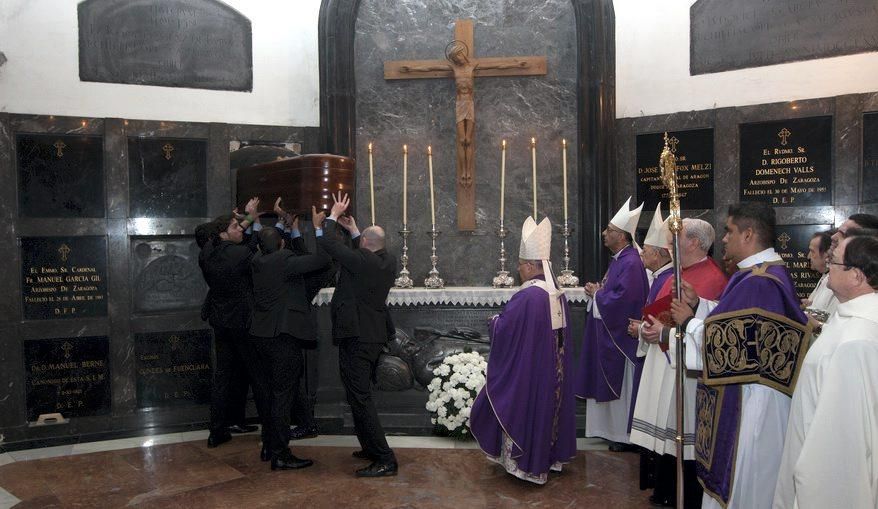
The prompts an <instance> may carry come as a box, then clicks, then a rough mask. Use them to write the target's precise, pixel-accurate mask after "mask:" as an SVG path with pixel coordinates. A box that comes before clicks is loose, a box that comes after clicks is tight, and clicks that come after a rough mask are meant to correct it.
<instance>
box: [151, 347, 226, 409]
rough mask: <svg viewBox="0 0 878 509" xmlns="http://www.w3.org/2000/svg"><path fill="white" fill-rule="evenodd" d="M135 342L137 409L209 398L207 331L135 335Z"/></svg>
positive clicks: (209, 365) (209, 366) (206, 400)
mask: <svg viewBox="0 0 878 509" xmlns="http://www.w3.org/2000/svg"><path fill="white" fill-rule="evenodd" d="M134 343H135V352H136V356H137V406H138V408H151V407H160V406H173V405H181V404H182V405H186V404H193V403H207V402H209V401H210V386H211V373H212V371H211V356H210V352H211V333H210V330H197V331H171V332H153V333H141V334H135V335H134Z"/></svg>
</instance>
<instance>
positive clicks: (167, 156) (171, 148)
mask: <svg viewBox="0 0 878 509" xmlns="http://www.w3.org/2000/svg"><path fill="white" fill-rule="evenodd" d="M173 151H174V146H173V145H171V144H170V143H165V145H164V146H163V147H162V152H164V153H165V159H167V160H168V161H170V160H171V152H173Z"/></svg>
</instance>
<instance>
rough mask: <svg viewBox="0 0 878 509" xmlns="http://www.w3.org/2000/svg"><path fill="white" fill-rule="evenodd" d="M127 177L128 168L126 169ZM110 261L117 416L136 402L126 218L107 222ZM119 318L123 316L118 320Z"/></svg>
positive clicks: (108, 309) (111, 354)
mask: <svg viewBox="0 0 878 509" xmlns="http://www.w3.org/2000/svg"><path fill="white" fill-rule="evenodd" d="M125 174H126V176H127V171H126V173H125ZM107 237H108V239H107V240H108V242H107V243H108V248H109V255H110V260H112V263H111V264H110V267H109V272H110V286H109V289H108V290H109V296H108V297H109V301H108V303H107V311H108V313H109V316H110V317H112V318H113V319H112V320H110V322H109V328H110V337H111V338H113V341H111V342H110V373H111V375H112V392H113V408H114V409H115V413H116V414H117V415H118V414H120V413H123V412H128V411H132V410H133V409H134V408H135V405H136V394H135V388H134V381H135V377H134V373H135V371H134V359H135V356H134V343H133V341H132V340H131V333H130V329H131V323H130V320H129V317H130V316H131V314H132V313H131V309H132V304H131V294H132V288H131V283H130V281H131V276H130V265H131V260H130V255H131V240H130V239H129V237H128V224H127V221H126V220H125V219H111V220H109V221H107ZM120 317H122V319H120Z"/></svg>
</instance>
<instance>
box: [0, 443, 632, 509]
mask: <svg viewBox="0 0 878 509" xmlns="http://www.w3.org/2000/svg"><path fill="white" fill-rule="evenodd" d="M327 438H329V440H323V441H322V442H321V441H319V439H318V441H306V442H305V443H306V444H312V445H301V443H299V444H297V443H295V442H294V443H293V452H294V453H295V454H296V455H298V456H302V457H308V458H312V459H314V461H315V465H314V466H313V467H311V468H307V469H304V470H300V471H292V472H271V470H270V469H269V466H268V464H267V463H262V462H260V461H259V457H258V456H259V442H258V437H257V436H255V435H245V436H238V437H235V439H234V440H232V441H231V442H229V443H227V444H224V445H222V446H220V447H218V448H216V449H207V447H206V443H205V441H204V440H198V441H189V442H186V441H177V440H168V439H166V440H165V441H166V442H167V441H170V442H171V443H161V442H162V441H161V440H159V441H157V442H158V443H157V444H153V445H149V446H146V447H135V448H125V449H116V450H109V451H101V452H87V451H88V449H86V450H79V451H75V450H73V451H72V452H71V453H68V454H64V452H63V451H62V452H61V454H64V455H61V456H57V457H40V456H41V454H40V453H39V451H40V450H34V451H22V452H18V453H7V454H11V455H14V456H15V457H12V458H10V457H7V459H6V462H7V464H3V463H4V462H0V465H2V466H0V487H2V489H0V492H2V491H3V490H5V495H4V496H6V498H2V497H0V507H10V506H13V505H14V507H16V508H30V507H40V508H48V507H58V508H68V507H69V508H74V507H89V508H91V507H135V508H160V509H178V508H179V509H183V508H185V509H194V508H213V507H220V508H221V507H228V508H236V509H237V508H252V507H308V508H324V507H326V508H338V507H359V508H455V509H464V508H480V507H486V508H516V507H545V508H561V507H563V508H586V507H594V508H628V507H630V508H635V507H636V508H640V507H647V506H649V503H648V501H647V497H648V495H649V492H645V491H639V490H638V489H637V473H638V456H637V455H636V454H631V453H611V452H609V451H606V450H605V449H603V447H602V444H593V445H594V446H593V447H586V449H590V450H581V451H579V453H578V455H577V457H576V459H575V461H574V462H573V463H571V464H570V465H567V466H565V468H564V472H562V473H560V474H551V476H550V479H549V482H548V483H547V484H546V485H545V486H536V485H532V484H530V483H525V482H523V481H519V480H517V479H515V478H513V477H512V476H509V475H507V474H506V473H505V472H504V471H503V470H502V469H501V468H500V467H499V466H497V465H495V464H493V463H490V462H488V461H486V460H485V458H484V457H483V456H482V454H481V453H480V452H479V451H478V450H474V449H472V448H469V447H471V445H464V446H458V445H455V444H451V445H449V443H448V442H442V441H438V440H437V439H429V438H425V439H420V442H419V443H417V445H414V444H415V443H416V442H415V441H417V440H419V439H411V438H409V439H408V440H409V442H406V440H401V439H403V438H404V437H395V438H396V440H391V445H393V446H394V447H395V450H396V453H397V457H398V459H399V462H400V471H399V475H398V476H396V477H390V478H383V479H368V480H367V479H357V478H356V477H354V475H353V472H354V470H355V469H357V468H360V467H362V466H365V464H366V463H365V462H363V461H359V460H356V459H354V458H352V457H351V452H352V451H353V450H354V447H353V445H354V441H353V438H352V437H335V439H334V440H333V437H327ZM129 440H134V441H136V440H137V439H129ZM430 440H437V441H436V442H434V443H435V444H437V445H438V446H439V447H443V448H406V447H404V446H405V444H406V443H410V444H412V445H414V446H415V447H424V443H425V441H426V444H427V447H429V446H430V442H429V441H430ZM315 443H323V444H333V445H313V444H315ZM125 444H127V442H118V443H117V444H116V445H117V446H121V445H125ZM338 444H341V445H338ZM82 445H86V444H82ZM128 445H129V447H130V446H131V445H135V444H134V443H131V444H128ZM140 445H146V444H143V443H141V444H140ZM68 447H70V446H68ZM92 447H95V446H92ZM602 449H603V450H602ZM92 450H95V449H94V448H93V449H92ZM56 452H57V451H56ZM27 453H29V454H27ZM42 455H49V453H47V452H45V451H44V452H43V453H42ZM16 504H17V505H16Z"/></svg>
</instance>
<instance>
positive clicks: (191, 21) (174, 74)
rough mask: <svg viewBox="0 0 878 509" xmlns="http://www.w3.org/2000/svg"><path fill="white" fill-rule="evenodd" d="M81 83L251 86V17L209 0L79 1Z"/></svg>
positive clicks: (219, 87)
mask: <svg viewBox="0 0 878 509" xmlns="http://www.w3.org/2000/svg"><path fill="white" fill-rule="evenodd" d="M78 13H79V78H80V79H81V80H82V81H98V82H105V83H130V84H136V85H156V86H163V87H186V88H206V89H212V90H237V91H246V92H249V91H250V90H252V88H253V48H252V39H253V36H252V29H251V26H250V20H249V19H247V18H246V17H245V16H243V15H242V14H241V13H239V12H238V11H236V10H234V9H233V8H231V7H229V6H227V5H225V4H222V3H220V2H214V1H211V0H186V1H182V0H171V1H157V0H134V1H132V0H88V1H85V2H81V3H80V4H79V6H78Z"/></svg>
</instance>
